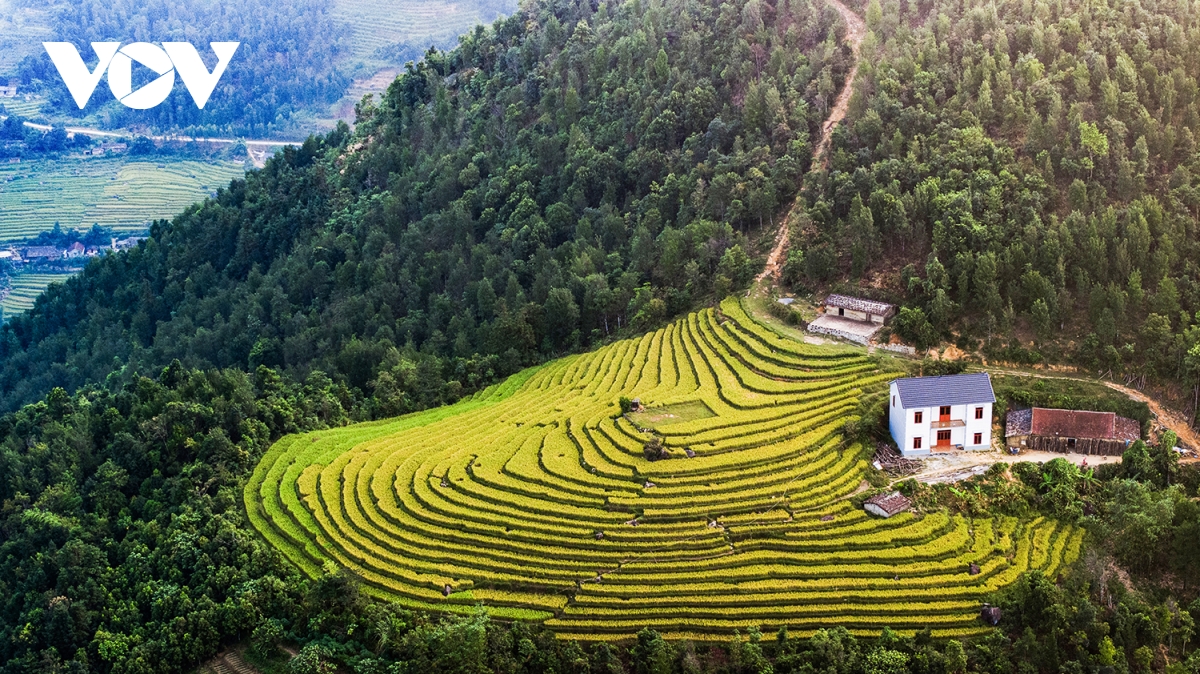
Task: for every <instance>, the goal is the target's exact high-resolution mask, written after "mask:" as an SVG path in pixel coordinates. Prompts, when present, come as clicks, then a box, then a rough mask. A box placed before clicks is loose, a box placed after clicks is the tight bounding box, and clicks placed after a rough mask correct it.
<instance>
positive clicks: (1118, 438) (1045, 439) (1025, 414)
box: [1004, 407, 1142, 456]
mask: <svg viewBox="0 0 1200 674" xmlns="http://www.w3.org/2000/svg"><path fill="white" fill-rule="evenodd" d="M1004 427H1005V428H1004V430H1005V433H1004V435H1005V442H1006V444H1007V445H1008V447H1009V448H1012V449H1016V448H1022V449H1033V450H1038V451H1044V452H1063V453H1067V452H1070V453H1076V454H1095V455H1102V456H1117V455H1120V454H1123V453H1124V452H1125V450H1126V448H1128V447H1129V445H1130V444H1132V443H1134V442H1135V441H1137V440H1138V439H1139V438H1141V436H1142V425H1141V424H1140V423H1138V422H1137V421H1136V420H1134V419H1128V418H1126V417H1122V416H1119V415H1117V414H1115V413H1113V412H1094V411H1089V410H1058V409H1048V408H1045V407H1034V408H1031V409H1023V410H1012V411H1011V412H1009V413H1008V415H1007V416H1006V417H1005V424H1004Z"/></svg>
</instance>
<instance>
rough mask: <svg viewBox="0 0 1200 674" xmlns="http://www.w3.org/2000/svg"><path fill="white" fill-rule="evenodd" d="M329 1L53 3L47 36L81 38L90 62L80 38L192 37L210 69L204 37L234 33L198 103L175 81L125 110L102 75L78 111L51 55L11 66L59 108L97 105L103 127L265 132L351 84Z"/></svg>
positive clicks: (64, 111) (62, 111)
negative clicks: (224, 66)
mask: <svg viewBox="0 0 1200 674" xmlns="http://www.w3.org/2000/svg"><path fill="white" fill-rule="evenodd" d="M22 1H26V2H29V4H37V5H41V4H43V3H41V2H38V1H37V0H22ZM331 8H332V2H331V0H301V1H298V2H297V1H293V2H287V3H279V2H270V1H269V0H239V1H237V2H232V1H229V0H222V1H220V2H167V1H166V0H153V1H151V2H141V1H138V2H134V1H132V0H124V1H116V2H114V1H112V0H105V1H100V0H77V1H73V2H69V3H63V4H62V5H59V6H57V7H56V8H55V19H54V21H53V23H52V24H51V25H52V28H53V30H54V35H53V39H54V40H56V41H62V42H71V43H73V44H75V45H76V46H78V47H79V48H80V50H81V52H80V53H81V55H82V56H83V59H84V61H85V62H87V63H91V62H92V61H93V60H94V59H95V55H94V54H92V53H91V51H90V48H89V47H87V45H88V44H89V43H91V42H100V41H105V40H116V41H122V42H126V43H128V42H167V41H171V40H183V41H188V42H191V43H192V44H193V45H195V47H196V49H197V50H198V51H199V53H200V55H201V58H203V59H204V61H205V63H206V64H207V66H208V67H209V68H211V67H212V66H213V65H214V63H215V56H214V55H213V53H212V51H211V50H210V49H209V46H208V43H209V42H221V41H230V40H234V41H240V42H241V43H242V44H241V46H240V47H238V51H237V52H236V53H235V55H234V57H233V59H232V60H231V61H230V63H229V68H228V70H226V72H225V74H224V75H223V76H222V77H221V81H220V82H219V83H218V85H217V88H216V89H215V90H214V91H213V94H212V97H211V98H210V99H209V101H208V103H207V104H206V105H205V107H204V109H203V110H200V109H197V108H196V105H195V103H194V102H193V101H192V98H191V95H190V94H189V93H188V92H187V90H186V89H185V88H184V87H182V86H179V85H178V84H177V85H176V87H175V89H174V91H173V92H172V93H171V96H170V97H169V98H167V100H166V101H164V102H163V103H162V104H161V105H159V106H156V107H154V108H151V109H150V110H130V109H128V108H126V107H124V106H122V105H120V104H119V103H117V102H116V101H115V100H114V99H113V98H112V96H111V95H110V94H109V93H108V90H107V87H106V86H104V84H103V83H102V84H101V85H100V86H99V87H97V89H96V91H95V92H94V93H93V95H92V96H93V97H92V102H91V104H90V105H89V106H88V107H87V108H86V109H84V110H80V109H79V108H78V106H76V105H75V102H74V101H73V100H72V99H71V97H70V95H69V94H68V92H67V89H66V87H64V86H62V81H61V79H60V78H59V75H58V71H57V70H55V68H54V64H53V63H51V62H50V58H49V56H47V55H46V54H45V53H44V52H41V51H39V52H38V53H37V54H36V55H35V56H30V57H26V59H25V60H24V61H23V62H22V63H21V64H20V66H19V69H18V72H19V76H20V80H21V82H22V83H23V84H25V85H27V86H30V87H32V88H34V89H35V90H45V91H46V92H47V93H48V94H49V97H50V109H51V110H52V111H53V112H54V113H55V114H58V115H67V116H79V115H83V114H93V113H95V112H96V110H95V109H96V107H97V106H101V105H103V106H104V107H103V109H102V110H101V111H100V112H99V113H97V114H99V115H100V117H101V119H102V120H103V122H104V124H105V126H108V127H110V128H127V127H144V126H152V127H155V128H160V129H182V130H187V131H189V132H191V133H193V134H200V135H221V134H226V133H236V134H240V135H250V136H261V135H266V134H268V133H269V132H270V131H271V130H272V128H273V127H276V126H279V125H281V124H285V123H286V122H287V121H289V119H290V118H291V116H292V115H293V114H294V113H295V112H296V111H297V110H299V109H302V108H306V107H310V106H313V105H314V104H320V103H325V104H329V103H332V102H334V101H336V100H338V99H339V98H341V97H342V94H343V93H344V92H345V90H346V87H347V86H348V85H349V84H350V77H349V75H348V74H347V73H345V72H342V71H341V70H340V69H339V66H338V59H339V57H340V56H341V55H342V53H343V52H344V51H345V50H346V49H347V47H346V45H345V41H346V39H347V37H348V35H349V31H348V30H347V29H346V27H345V26H344V25H343V24H340V23H338V22H335V21H333V20H332V18H331V16H330V10H331ZM235 27H236V28H235ZM89 67H90V66H89ZM137 85H138V84H137V82H135V84H134V86H135V87H136V86H137Z"/></svg>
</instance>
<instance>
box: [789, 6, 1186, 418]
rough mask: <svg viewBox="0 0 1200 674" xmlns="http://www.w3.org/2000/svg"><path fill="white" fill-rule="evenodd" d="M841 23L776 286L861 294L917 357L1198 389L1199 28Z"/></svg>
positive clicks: (998, 12)
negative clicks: (1066, 369) (854, 58)
mask: <svg viewBox="0 0 1200 674" xmlns="http://www.w3.org/2000/svg"><path fill="white" fill-rule="evenodd" d="M857 9H858V10H859V11H861V12H863V14H864V16H865V17H866V21H867V26H868V29H869V30H870V31H871V32H870V34H869V35H868V37H867V39H866V42H865V43H864V46H863V50H864V57H863V60H862V66H861V69H860V71H859V72H860V80H859V83H858V87H857V90H856V92H855V97H854V99H853V101H852V103H851V110H850V115H849V123H848V124H846V125H843V126H840V127H838V129H837V131H835V133H834V134H833V151H832V152H831V156H830V162H829V166H828V170H827V171H813V172H811V173H809V174H808V175H807V176H806V178H805V184H806V194H805V196H806V198H807V201H806V205H807V206H808V208H807V212H806V214H805V217H804V218H802V221H801V222H800V223H798V225H799V226H797V227H795V228H793V230H792V231H793V233H794V234H795V236H794V239H793V245H792V248H791V250H792V253H791V256H790V259H789V265H788V276H789V280H790V281H791V282H792V283H793V284H794V285H796V286H798V287H800V286H807V287H810V288H818V287H821V286H823V285H824V284H826V283H828V282H830V281H833V280H835V279H847V278H848V279H850V280H851V281H852V282H853V281H857V280H859V279H863V280H870V281H873V282H874V283H873V285H875V286H878V287H880V288H881V289H880V291H879V292H880V294H881V296H886V297H888V298H890V299H894V300H898V301H900V302H902V303H903V304H905V305H907V306H906V309H905V310H904V311H902V312H901V315H900V316H899V320H898V321H897V324H896V331H897V332H899V333H900V334H901V335H902V336H903V337H905V338H906V339H908V340H910V341H912V342H915V343H916V344H918V345H919V346H928V345H931V344H933V343H935V342H937V341H939V340H943V339H948V338H949V339H957V341H958V342H959V345H960V346H961V347H964V348H978V347H980V346H981V345H982V346H984V352H985V354H986V355H988V356H989V357H993V358H999V359H1002V360H1011V361H1017V362H1021V361H1024V362H1029V363H1034V362H1040V361H1041V360H1043V359H1045V358H1049V359H1052V360H1059V361H1065V360H1069V361H1073V362H1076V363H1078V364H1080V365H1084V366H1086V367H1088V368H1092V369H1101V370H1108V369H1115V370H1116V371H1118V372H1119V371H1121V370H1122V369H1126V370H1128V371H1131V372H1139V373H1145V374H1147V375H1149V376H1150V377H1151V378H1152V379H1155V378H1156V379H1159V380H1171V381H1176V382H1186V383H1187V384H1188V385H1190V386H1195V385H1196V384H1200V329H1198V327H1197V326H1198V324H1200V317H1198V315H1197V312H1200V247H1198V246H1197V240H1198V239H1197V216H1198V215H1200V211H1198V208H1200V191H1198V190H1197V187H1198V183H1197V177H1198V176H1200V163H1197V162H1198V161H1200V155H1197V152H1196V151H1197V147H1196V135H1197V134H1200V96H1198V92H1197V78H1198V77H1200V57H1198V54H1197V51H1196V49H1195V45H1196V44H1197V42H1198V41H1200V8H1198V6H1197V5H1196V4H1195V3H1192V2H1092V1H1075V0H1056V1H1051V2H1043V1H1037V2H1034V1H1032V0H1022V1H1012V2H991V1H990V0H989V1H988V2H965V3H959V2H904V1H892V0H882V1H881V0H871V1H870V2H869V3H859V6H858V7H857ZM1018 334H1022V335H1024V336H1025V337H1026V339H1025V341H1024V342H1023V343H1024V346H1022V344H1021V343H1018V342H1017V341H1016V340H1015V339H1014V337H1015V336H1017V335H1018ZM1030 339H1033V340H1036V343H1035V345H1034V347H1033V348H1030V347H1029V343H1030ZM1190 397H1191V396H1189V398H1190Z"/></svg>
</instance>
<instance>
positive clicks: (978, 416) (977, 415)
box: [975, 407, 983, 419]
mask: <svg viewBox="0 0 1200 674" xmlns="http://www.w3.org/2000/svg"><path fill="white" fill-rule="evenodd" d="M975 418H976V419H982V418H983V408H982V407H976V408H975Z"/></svg>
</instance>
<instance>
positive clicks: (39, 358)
mask: <svg viewBox="0 0 1200 674" xmlns="http://www.w3.org/2000/svg"><path fill="white" fill-rule="evenodd" d="M838 29H839V24H838V17H837V14H836V12H834V11H833V10H832V9H830V8H829V7H828V6H827V5H826V4H824V3H823V2H808V1H800V0H796V1H794V2H787V3H781V4H780V5H779V6H772V5H768V4H764V3H761V2H760V1H759V0H749V1H747V2H734V3H723V4H721V5H718V6H713V5H709V4H706V3H698V2H692V1H684V0H676V1H673V2H670V3H657V2H653V3H647V4H645V5H643V4H642V3H641V2H633V3H628V4H625V5H622V6H620V7H615V8H614V7H610V6H609V5H601V6H600V7H599V9H598V10H595V11H593V9H592V6H591V5H590V4H589V3H586V2H585V3H582V4H579V5H575V4H568V5H553V9H552V6H551V5H550V4H542V3H534V4H530V5H527V6H526V7H525V8H524V9H523V10H522V11H521V12H520V13H518V14H517V15H514V16H513V17H511V18H509V19H507V20H504V21H502V22H499V23H497V24H496V26H495V27H494V28H493V29H482V28H481V29H479V30H478V31H476V32H475V33H473V34H472V35H471V36H469V37H467V38H464V40H463V42H462V44H461V46H460V47H458V48H457V49H455V50H454V51H452V52H449V53H445V54H440V53H434V54H430V55H429V56H428V57H427V58H426V59H425V60H424V61H422V62H421V63H420V64H418V65H416V66H414V67H412V68H411V69H410V70H409V71H408V72H406V73H405V74H403V75H402V76H401V77H400V78H398V79H397V81H396V82H395V83H393V85H392V86H391V87H390V89H389V90H388V93H387V95H386V96H385V97H383V99H382V100H380V101H378V102H366V103H364V104H363V105H362V106H360V114H359V120H358V125H357V127H356V129H355V131H354V133H353V134H351V133H350V132H349V130H348V129H346V128H340V129H338V130H335V131H333V132H331V134H330V135H329V136H327V137H325V138H314V139H311V140H310V141H309V142H308V143H306V144H305V145H304V147H303V148H300V149H298V150H292V151H287V152H284V153H283V154H282V155H281V156H279V157H277V158H276V159H275V160H273V161H271V162H270V163H268V165H267V167H266V169H264V170H263V171H261V172H257V173H252V174H250V175H249V176H247V179H246V180H245V181H235V182H233V183H232V184H231V185H230V187H229V188H228V189H226V190H223V191H222V192H221V193H220V194H219V195H218V197H217V198H216V199H213V200H210V201H208V202H206V203H204V204H201V205H198V206H195V207H193V208H191V209H189V210H188V211H187V212H186V213H184V214H183V215H181V216H180V217H178V218H176V219H175V220H174V222H172V223H170V224H168V223H165V222H163V223H159V224H157V225H156V226H155V227H154V229H153V233H152V236H151V238H150V240H149V241H147V242H146V243H145V244H144V245H143V246H142V247H141V248H140V249H139V250H137V251H135V252H132V253H130V254H128V255H122V256H117V257H113V258H108V259H104V260H100V261H97V262H95V263H94V264H93V265H92V266H90V267H89V268H88V269H87V270H85V271H84V272H83V273H82V274H80V275H79V276H78V277H77V278H75V279H73V280H72V281H71V282H69V283H68V284H66V286H65V287H63V288H59V289H57V290H54V291H52V292H50V293H49V294H48V295H47V296H46V297H45V298H43V299H42V300H41V301H40V302H39V304H38V305H37V306H36V307H35V308H34V309H33V311H32V312H31V313H30V314H29V315H28V316H24V317H20V318H17V319H15V320H13V321H12V322H10V323H9V324H7V325H5V326H4V328H3V333H2V334H0V362H2V364H0V404H2V406H3V407H4V408H9V409H11V408H12V407H14V406H16V405H19V404H21V403H23V402H28V401H31V400H33V399H36V398H37V397H38V396H40V395H41V394H42V393H44V392H46V391H48V390H49V389H50V388H51V387H54V386H63V387H66V388H68V389H70V388H73V387H76V386H78V385H80V384H82V383H83V382H88V381H102V380H104V379H105V377H106V376H107V375H108V374H109V373H110V372H112V371H113V370H114V369H120V368H125V369H124V372H125V373H126V376H128V375H129V374H130V373H131V372H132V371H134V370H143V371H145V370H151V371H154V370H157V369H158V368H161V367H162V366H164V365H166V364H167V363H169V362H170V361H171V360H172V359H174V358H178V359H180V360H181V361H183V362H184V363H185V364H186V365H189V366H196V367H214V366H215V367H226V366H232V367H241V368H251V369H253V368H255V367H257V366H259V365H268V366H277V367H280V368H283V369H284V370H285V371H289V372H292V373H294V374H296V375H297V376H300V377H303V376H306V375H307V373H308V372H309V371H311V370H313V369H322V370H325V371H328V372H331V373H334V374H336V376H338V377H339V378H340V379H342V380H343V381H344V382H346V383H347V384H348V385H349V386H350V387H351V388H352V389H353V390H354V391H356V392H357V395H358V396H359V397H360V398H365V394H366V393H367V392H371V393H373V397H372V398H371V400H370V401H366V402H364V403H363V405H364V409H363V411H362V414H365V415H371V414H383V415H387V414H397V413H401V412H405V411H409V410H412V409H417V408H420V407H424V406H428V405H433V404H437V403H439V402H442V401H444V400H450V399H455V398H457V397H458V396H459V395H460V394H461V393H463V392H470V391H473V390H476V389H478V388H480V387H481V386H483V385H486V383H488V382H490V381H492V380H494V379H495V378H496V377H498V376H502V375H506V374H508V373H511V372H515V371H517V370H518V369H520V368H521V367H523V366H525V365H527V364H530V363H533V362H538V361H540V360H541V359H544V358H545V357H546V356H547V355H551V354H555V353H561V352H563V351H565V350H570V349H575V348H579V347H582V346H586V345H589V344H592V343H595V342H597V341H599V340H603V339H606V338H607V337H608V336H609V335H611V334H614V333H616V332H618V331H619V330H622V329H629V328H630V326H632V327H633V328H635V329H641V328H643V327H645V326H648V325H652V324H654V323H656V322H658V321H660V320H661V319H662V318H664V317H665V316H666V315H669V314H675V313H678V312H681V311H683V310H685V309H687V308H689V307H691V306H692V305H693V303H694V302H696V300H697V299H698V298H702V297H707V296H711V294H712V293H717V294H723V293H724V292H726V291H727V290H728V289H729V288H730V287H732V286H737V285H741V284H744V283H745V282H747V281H748V280H749V278H750V277H751V276H752V275H753V273H754V265H753V263H752V262H751V261H750V259H749V257H748V256H747V254H746V252H745V241H744V237H743V232H744V231H745V230H747V229H748V228H750V227H759V226H762V225H766V224H768V223H769V222H770V221H771V219H772V217H773V215H774V213H775V212H776V211H777V210H778V209H779V208H780V204H783V203H787V202H788V201H789V200H790V199H791V196H792V194H794V192H795V190H796V188H797V186H798V180H799V176H800V175H801V174H802V172H803V171H804V170H805V169H806V167H807V164H808V161H809V157H810V156H811V150H810V148H811V139H812V138H813V137H814V135H813V134H814V133H815V132H816V131H817V130H818V127H819V125H820V122H821V120H823V119H824V117H825V112H826V111H827V110H828V108H829V107H830V106H831V104H832V102H833V96H834V95H835V93H836V92H837V90H838V86H839V84H840V82H841V80H842V79H843V77H844V74H845V71H846V70H847V68H848V66H849V63H850V59H849V57H848V52H847V50H846V49H844V48H842V47H839V46H838V39H837V37H836V35H837V30H838Z"/></svg>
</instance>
